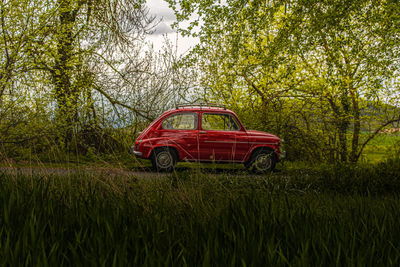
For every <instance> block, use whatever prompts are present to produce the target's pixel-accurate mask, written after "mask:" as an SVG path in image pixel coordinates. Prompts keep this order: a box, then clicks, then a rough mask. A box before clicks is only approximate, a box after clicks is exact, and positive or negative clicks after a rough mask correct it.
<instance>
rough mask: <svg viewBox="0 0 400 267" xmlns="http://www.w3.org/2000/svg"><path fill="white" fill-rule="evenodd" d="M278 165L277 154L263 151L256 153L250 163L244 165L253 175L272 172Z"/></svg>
mask: <svg viewBox="0 0 400 267" xmlns="http://www.w3.org/2000/svg"><path fill="white" fill-rule="evenodd" d="M275 165H276V154H275V153H274V151H272V150H268V149H261V150H258V151H256V152H254V153H253V154H252V155H251V157H250V159H249V161H247V162H246V163H244V166H245V167H246V169H247V170H248V171H249V172H251V173H256V174H263V173H268V172H271V171H272V170H273V169H274V168H275Z"/></svg>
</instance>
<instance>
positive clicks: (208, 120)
mask: <svg viewBox="0 0 400 267" xmlns="http://www.w3.org/2000/svg"><path fill="white" fill-rule="evenodd" d="M201 125H202V128H203V129H204V130H219V131H238V130H239V129H240V127H239V124H238V122H237V121H236V120H235V118H234V117H233V116H231V115H229V114H213V113H203V116H202V117H201Z"/></svg>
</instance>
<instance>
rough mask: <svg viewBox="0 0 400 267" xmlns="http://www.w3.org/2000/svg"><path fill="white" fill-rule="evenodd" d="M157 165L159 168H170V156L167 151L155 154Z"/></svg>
mask: <svg viewBox="0 0 400 267" xmlns="http://www.w3.org/2000/svg"><path fill="white" fill-rule="evenodd" d="M157 165H158V166H159V167H160V168H168V167H170V166H172V156H171V154H170V153H169V152H167V151H162V152H160V153H158V154H157Z"/></svg>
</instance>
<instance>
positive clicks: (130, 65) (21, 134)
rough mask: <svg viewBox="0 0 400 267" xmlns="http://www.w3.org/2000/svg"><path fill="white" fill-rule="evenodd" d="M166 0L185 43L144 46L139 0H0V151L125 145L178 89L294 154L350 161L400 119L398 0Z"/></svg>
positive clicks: (17, 153)
mask: <svg viewBox="0 0 400 267" xmlns="http://www.w3.org/2000/svg"><path fill="white" fill-rule="evenodd" d="M167 2H168V3H169V4H170V6H171V7H172V8H173V9H174V11H175V13H176V17H177V22H176V25H175V27H176V29H177V30H178V31H179V32H180V33H181V34H183V35H191V36H198V37H199V39H200V43H199V44H198V45H197V46H196V47H195V48H194V49H193V50H192V51H190V53H188V54H186V55H183V56H179V55H177V53H176V49H175V47H174V46H173V45H172V44H171V42H170V41H168V40H167V39H166V40H165V44H164V47H163V49H162V50H161V51H154V49H152V47H151V44H150V43H149V42H148V40H147V39H146V37H147V36H148V34H150V33H151V32H152V31H154V29H155V27H156V26H157V23H158V22H159V21H157V19H155V17H153V16H152V15H151V14H150V13H149V10H148V8H147V7H146V2H145V1H140V0H136V1H130V0H46V1H35V0H1V2H0V25H1V27H0V50H1V51H0V158H3V159H4V158H16V159H21V158H24V157H27V155H30V157H31V156H32V155H37V157H39V158H43V159H44V160H49V159H51V158H54V159H58V158H62V155H66V154H70V153H72V154H79V155H86V154H87V153H96V154H107V153H125V152H126V151H127V149H128V147H129V145H131V144H132V142H133V140H134V138H135V137H136V135H137V133H138V132H139V131H141V130H142V129H143V128H144V127H145V126H146V125H147V124H148V123H149V122H151V121H152V120H153V119H155V118H156V117H157V116H158V115H160V114H161V113H162V112H163V111H165V110H167V109H169V108H171V107H174V105H175V104H177V103H195V102H205V101H207V102H217V103H221V104H226V105H227V106H228V107H229V108H230V109H232V110H234V111H235V112H236V113H237V114H238V115H239V117H240V118H241V119H242V121H243V123H244V124H245V126H246V127H247V128H252V129H259V130H265V131H268V132H271V133H274V134H277V135H279V136H281V137H283V138H284V139H285V141H286V143H285V145H286V150H287V152H288V157H289V159H292V160H307V161H309V160H311V161H315V162H323V161H330V162H332V161H343V162H357V161H358V160H359V159H360V157H361V155H362V153H363V149H364V148H365V147H366V145H367V144H368V143H369V142H370V141H371V140H373V139H374V137H376V135H377V134H378V133H380V132H381V131H382V130H384V129H387V128H395V127H399V123H400V110H399V108H400V77H399V76H400V71H399V64H400V4H399V3H398V1H396V0H377V1H375V0H352V1H348V0H340V1H337V0H325V1H314V0H286V1H285V0H281V1H280V0H276V1H274V0H267V1H259V0H256V1H243V0H228V1H210V0H196V1H192V0H177V1H175V0H168V1H167ZM193 18H195V19H193ZM183 22H186V24H184V23H183ZM187 22H189V24H188V23H187ZM181 25H189V26H188V27H181Z"/></svg>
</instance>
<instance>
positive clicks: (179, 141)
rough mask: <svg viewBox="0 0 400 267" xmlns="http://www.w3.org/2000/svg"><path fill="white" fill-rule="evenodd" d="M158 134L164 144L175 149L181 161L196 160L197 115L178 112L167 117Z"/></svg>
mask: <svg viewBox="0 0 400 267" xmlns="http://www.w3.org/2000/svg"><path fill="white" fill-rule="evenodd" d="M159 132H160V133H161V134H160V138H161V139H162V140H164V142H167V143H168V144H171V145H173V146H174V147H176V148H177V150H178V152H179V154H180V155H181V159H186V160H190V161H193V160H197V158H198V114H197V113H196V112H180V113H175V114H172V115H170V116H168V117H167V118H165V119H164V120H163V121H162V123H161V125H160V131H159ZM168 144H167V145H168Z"/></svg>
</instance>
